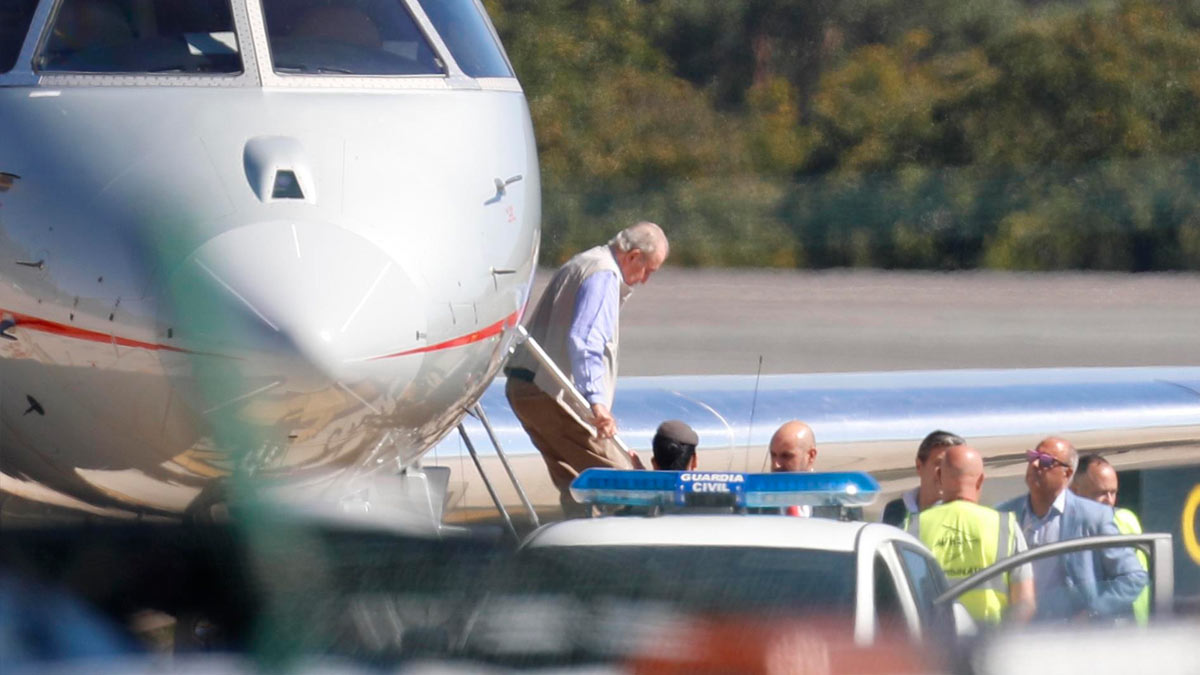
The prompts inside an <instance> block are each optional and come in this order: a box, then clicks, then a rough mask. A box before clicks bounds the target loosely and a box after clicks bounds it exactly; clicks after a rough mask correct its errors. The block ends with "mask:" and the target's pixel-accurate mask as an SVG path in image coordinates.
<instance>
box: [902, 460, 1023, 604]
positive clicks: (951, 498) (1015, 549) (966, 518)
mask: <svg viewBox="0 0 1200 675" xmlns="http://www.w3.org/2000/svg"><path fill="white" fill-rule="evenodd" d="M937 479H938V484H939V485H940V486H941V490H942V503H941V504H937V505H935V506H933V507H930V508H928V509H925V510H924V511H921V512H920V513H918V514H916V515H915V516H911V517H909V519H908V523H907V525H906V529H907V530H908V532H909V533H910V534H912V535H913V536H915V537H917V538H918V539H920V540H921V542H922V543H924V544H925V545H926V546H928V547H929V550H930V551H932V552H933V556H934V557H935V558H937V560H938V562H939V563H940V564H941V566H942V569H943V570H944V571H945V572H946V576H947V577H948V578H949V579H950V580H951V581H957V580H959V579H964V578H966V577H968V576H971V575H972V574H974V573H976V572H978V571H979V570H981V569H983V568H985V567H990V566H991V565H993V564H995V563H996V562H998V561H1000V560H1002V559H1004V558H1007V557H1010V556H1012V555H1015V554H1017V553H1019V552H1021V551H1024V550H1025V537H1024V536H1023V535H1022V534H1021V528H1020V527H1019V526H1018V525H1017V521H1016V518H1015V517H1014V516H1013V514H1011V513H1001V512H999V511H997V510H995V509H992V508H988V507H986V506H982V505H980V504H979V495H980V492H981V491H982V489H983V458H982V457H981V456H980V455H979V452H978V451H976V450H975V449H974V448H972V447H971V446H969V445H956V446H953V447H950V448H947V449H946V452H945V454H943V455H942V459H941V462H940V464H939V465H938V468H937ZM959 602H961V603H962V604H963V607H965V608H966V609H967V611H968V612H969V613H970V614H971V617H972V618H974V619H975V620H976V621H978V622H980V623H983V624H998V623H1000V621H1001V620H1002V619H1004V618H1007V619H1008V620H1010V621H1016V622H1024V621H1028V620H1029V619H1030V618H1031V617H1032V616H1033V614H1034V610H1035V609H1036V602H1035V599H1034V591H1033V571H1032V568H1031V567H1030V566H1029V565H1021V566H1020V567H1018V568H1017V569H1015V570H1013V571H1012V572H1009V573H1008V574H1006V575H1005V576H1004V577H998V578H996V579H993V580H991V581H990V582H988V583H985V584H984V585H982V586H979V587H977V588H974V589H972V590H970V591H967V592H966V593H964V594H963V595H962V597H960V598H959Z"/></svg>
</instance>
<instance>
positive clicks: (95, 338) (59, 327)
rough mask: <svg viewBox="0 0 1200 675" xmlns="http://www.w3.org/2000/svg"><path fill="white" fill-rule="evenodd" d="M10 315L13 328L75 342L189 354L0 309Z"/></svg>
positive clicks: (1, 312) (171, 348) (172, 348)
mask: <svg viewBox="0 0 1200 675" xmlns="http://www.w3.org/2000/svg"><path fill="white" fill-rule="evenodd" d="M2 314H10V315H12V318H13V321H15V322H16V325H15V326H14V328H23V329H26V330H36V331H38V332H41V333H50V334H51V335H60V336H62V337H68V338H73V339H75V340H84V341H87V342H101V343H104V344H112V345H118V346H120V347H133V348H135V349H148V350H150V351H168V352H180V353H185V354H191V353H194V352H189V351H188V350H186V349H180V348H179V347H172V346H170V345H160V344H157V343H154V342H142V341H140V340H131V339H129V338H123V337H118V336H116V335H112V334H110V333H101V332H100V331H96V330H87V329H86V328H77V327H75V326H68V325H67V324H65V323H58V322H56V321H49V320H47V319H42V318H40V317H36V316H30V315H28V314H18V313H17V312H10V311H8V310H6V309H0V315H2Z"/></svg>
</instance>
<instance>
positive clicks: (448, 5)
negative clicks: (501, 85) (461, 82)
mask: <svg viewBox="0 0 1200 675" xmlns="http://www.w3.org/2000/svg"><path fill="white" fill-rule="evenodd" d="M421 9H423V10H425V14H426V16H428V17H429V20H430V21H431V22H433V27H434V28H436V29H437V32H438V34H439V35H441V36H442V41H444V42H445V43H446V46H447V47H449V49H450V53H451V54H453V55H454V60H455V61H457V62H458V67H459V68H462V71H463V72H464V73H466V74H467V75H470V76H471V77H512V76H513V74H512V70H510V69H509V67H508V62H507V61H506V60H505V59H504V54H503V53H502V52H501V51H500V45H499V43H497V42H496V38H495V37H494V36H493V35H492V31H491V30H490V29H489V28H488V25H487V22H486V20H485V19H484V18H483V14H481V13H480V11H479V7H478V6H477V5H476V4H475V0H421Z"/></svg>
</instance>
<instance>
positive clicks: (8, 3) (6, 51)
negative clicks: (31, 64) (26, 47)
mask: <svg viewBox="0 0 1200 675" xmlns="http://www.w3.org/2000/svg"><path fill="white" fill-rule="evenodd" d="M36 8H37V0H0V73H7V72H8V71H10V70H12V67H13V64H15V63H16V62H17V56H19V55H20V54H21V45H22V43H24V42H25V32H26V31H28V30H29V22H30V21H32V20H33V10H34V9H36Z"/></svg>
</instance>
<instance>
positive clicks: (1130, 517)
mask: <svg viewBox="0 0 1200 675" xmlns="http://www.w3.org/2000/svg"><path fill="white" fill-rule="evenodd" d="M1115 512H1116V518H1114V519H1113V522H1115V523H1116V525H1117V530H1119V531H1120V532H1121V534H1141V533H1142V524H1141V523H1140V522H1138V517H1137V515H1136V514H1135V513H1134V512H1133V511H1130V510H1129V509H1116V511H1115ZM1137 557H1138V562H1140V563H1141V564H1142V569H1144V570H1146V571H1149V570H1150V563H1149V562H1148V561H1147V560H1146V553H1145V552H1144V551H1142V549H1140V548H1139V549H1138V551H1137ZM1133 618H1134V619H1135V620H1137V622H1138V625H1140V626H1145V625H1146V624H1147V623H1148V622H1149V621H1150V586H1149V585H1147V586H1146V587H1145V588H1143V589H1142V592H1141V594H1140V595H1138V596H1137V600H1134V601H1133Z"/></svg>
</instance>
